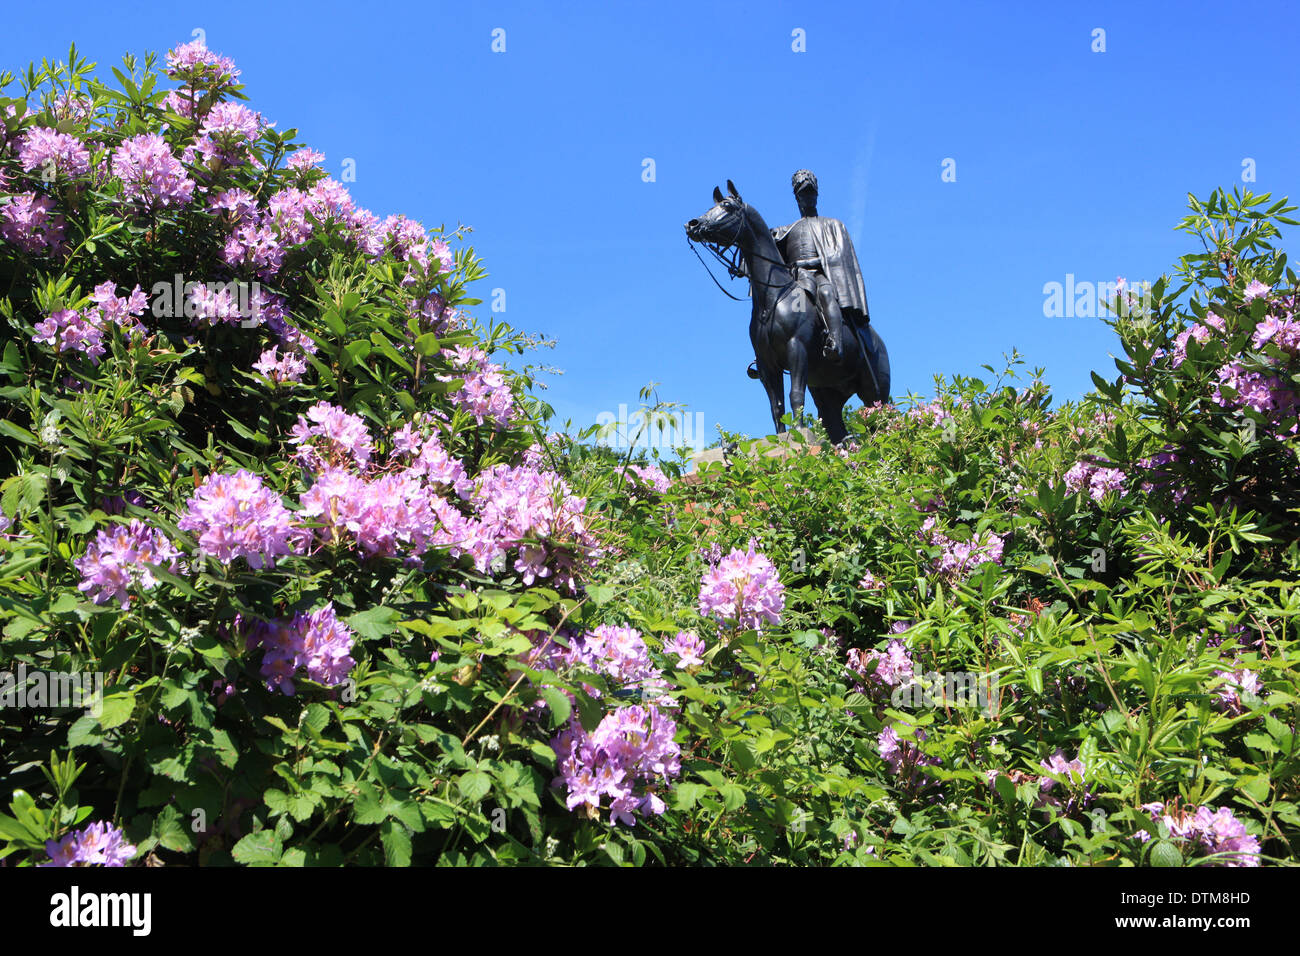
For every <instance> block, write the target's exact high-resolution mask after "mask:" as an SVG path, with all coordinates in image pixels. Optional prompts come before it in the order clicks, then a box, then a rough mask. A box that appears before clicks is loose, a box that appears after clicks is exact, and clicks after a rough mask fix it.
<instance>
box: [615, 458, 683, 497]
mask: <svg viewBox="0 0 1300 956" xmlns="http://www.w3.org/2000/svg"><path fill="white" fill-rule="evenodd" d="M623 478H624V480H625V481H627V482H628V483H629V484H631V485H632V486H633V487H642V486H646V485H648V486H649V487H650V488H653V489H654V490H655V491H657V492H659V493H660V494H663V493H664V492H666V491H667V490H668V489H669V488H671V487H672V484H673V483H672V479H671V478H669V477H668V476H667V475H665V474H664V473H663V472H662V471H661V470H660V469H658V468H656V467H655V466H654V465H628V466H627V471H626V472H625V473H624V475H623Z"/></svg>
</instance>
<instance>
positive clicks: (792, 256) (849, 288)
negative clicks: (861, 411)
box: [772, 169, 870, 360]
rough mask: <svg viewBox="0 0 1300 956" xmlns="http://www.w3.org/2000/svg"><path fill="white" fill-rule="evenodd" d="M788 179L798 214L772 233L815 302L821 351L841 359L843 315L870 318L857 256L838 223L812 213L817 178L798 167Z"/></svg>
mask: <svg viewBox="0 0 1300 956" xmlns="http://www.w3.org/2000/svg"><path fill="white" fill-rule="evenodd" d="M790 182H791V185H792V186H793V187H794V198H795V202H797V203H798V204H799V213H800V217H801V218H800V219H799V220H798V221H797V222H794V223H792V224H790V225H788V226H785V227H784V228H781V229H773V230H772V238H773V239H775V240H776V245H777V248H778V249H780V250H781V257H782V258H783V259H784V260H785V262H786V265H787V266H789V268H790V271H791V272H792V273H793V274H794V278H795V282H796V283H798V285H799V287H800V288H802V289H803V290H805V291H806V292H807V293H808V296H809V298H811V299H812V300H813V301H814V302H815V303H816V304H817V311H818V314H819V315H820V316H821V320H822V322H823V323H824V324H825V327H826V336H825V339H824V344H823V349H822V351H823V353H824V354H825V356H826V357H827V358H834V359H837V360H838V359H842V358H843V357H844V349H843V327H844V319H845V318H848V320H849V321H850V322H851V323H852V322H857V323H858V324H860V325H863V326H865V325H866V324H867V322H869V321H870V315H869V313H868V311H867V295H866V292H865V290H864V289H863V285H862V271H861V270H860V269H859V268H858V257H857V254H856V253H855V252H854V251H853V240H852V239H851V238H849V230H848V229H847V228H846V227H845V225H844V223H842V222H840V221H839V220H838V219H830V218H827V217H823V216H819V215H817V177H816V176H814V175H813V174H812V173H811V172H809V171H808V170H806V169H801V170H799V171H798V172H797V173H795V174H794V176H793V177H791V180H790Z"/></svg>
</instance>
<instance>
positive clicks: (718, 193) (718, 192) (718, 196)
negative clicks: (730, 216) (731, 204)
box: [713, 186, 722, 202]
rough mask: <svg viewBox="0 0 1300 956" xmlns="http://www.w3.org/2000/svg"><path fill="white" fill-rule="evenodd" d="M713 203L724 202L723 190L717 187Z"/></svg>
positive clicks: (714, 188) (714, 190)
mask: <svg viewBox="0 0 1300 956" xmlns="http://www.w3.org/2000/svg"><path fill="white" fill-rule="evenodd" d="M713 201H714V202H722V190H721V189H719V188H718V187H717V186H714V187H713Z"/></svg>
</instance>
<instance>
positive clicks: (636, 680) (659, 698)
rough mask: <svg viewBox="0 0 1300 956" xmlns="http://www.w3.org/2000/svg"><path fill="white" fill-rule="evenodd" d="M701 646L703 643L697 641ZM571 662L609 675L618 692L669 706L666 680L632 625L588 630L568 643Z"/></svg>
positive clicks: (607, 626) (610, 625)
mask: <svg viewBox="0 0 1300 956" xmlns="http://www.w3.org/2000/svg"><path fill="white" fill-rule="evenodd" d="M699 646H700V648H701V649H703V646H704V645H703V643H702V642H701V643H700V645H699ZM565 656H566V658H567V661H568V663H569V664H570V665H577V666H581V667H585V668H586V669H587V670H590V671H594V672H595V673H597V674H601V675H603V676H605V677H607V678H609V680H610V682H611V683H612V684H614V685H616V686H617V687H618V688H619V691H620V692H629V691H630V692H633V693H636V694H638V695H639V696H640V697H641V699H643V700H648V699H656V700H655V702H656V703H658V704H660V705H661V706H671V705H672V703H673V701H672V700H671V698H667V697H665V696H664V692H665V691H666V690H667V689H668V688H669V686H670V685H669V684H668V682H667V681H666V680H664V676H663V671H661V670H660V669H659V668H658V667H657V666H656V665H655V663H654V662H653V661H652V660H650V651H649V648H647V647H646V643H645V640H644V639H643V638H642V637H641V633H640V632H639V631H638V630H636V628H632V627H618V626H615V625H612V624H602V625H600V626H599V627H597V628H596V629H595V630H592V631H588V632H587V633H585V634H584V635H582V638H581V639H580V640H575V641H572V642H571V643H570V648H569V653H568V654H567V655H565ZM587 690H588V693H590V694H592V696H599V694H598V692H596V690H595V689H594V688H590V687H589V688H587Z"/></svg>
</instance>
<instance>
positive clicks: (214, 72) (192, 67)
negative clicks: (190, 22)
mask: <svg viewBox="0 0 1300 956" xmlns="http://www.w3.org/2000/svg"><path fill="white" fill-rule="evenodd" d="M167 75H168V76H170V77H171V78H172V79H174V80H181V81H182V82H184V83H187V84H189V85H190V86H191V87H194V88H196V89H197V88H202V89H209V88H216V87H220V86H224V85H226V84H229V83H233V82H234V81H235V79H236V78H237V77H238V76H239V70H237V69H235V64H234V61H233V60H231V59H230V58H229V57H224V56H221V55H219V54H217V53H213V52H212V51H211V50H209V49H208V48H207V45H206V44H205V43H204V42H203V41H202V40H194V41H192V42H190V43H185V44H182V45H181V46H178V47H177V48H176V49H174V50H169V51H168V52H167Z"/></svg>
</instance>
